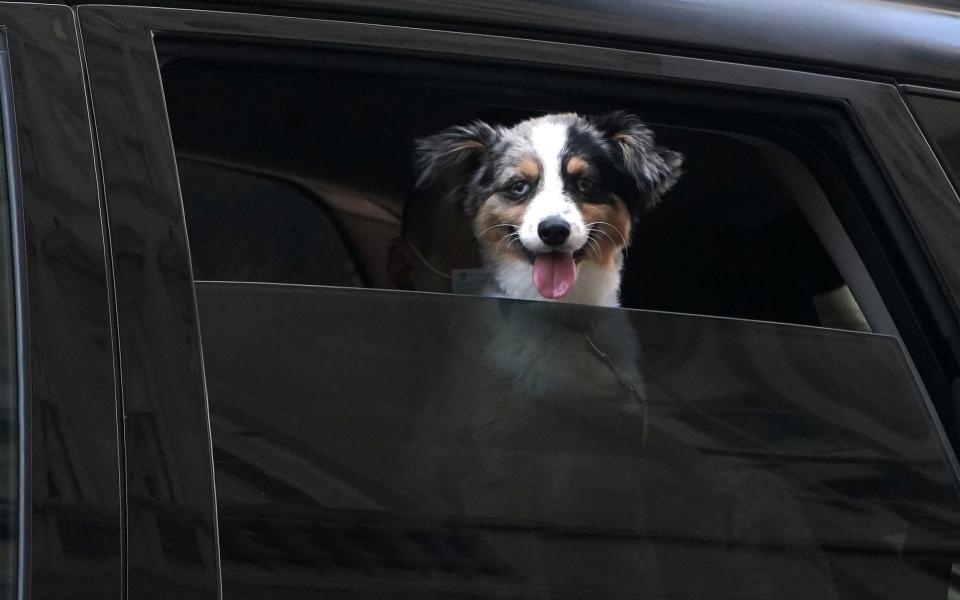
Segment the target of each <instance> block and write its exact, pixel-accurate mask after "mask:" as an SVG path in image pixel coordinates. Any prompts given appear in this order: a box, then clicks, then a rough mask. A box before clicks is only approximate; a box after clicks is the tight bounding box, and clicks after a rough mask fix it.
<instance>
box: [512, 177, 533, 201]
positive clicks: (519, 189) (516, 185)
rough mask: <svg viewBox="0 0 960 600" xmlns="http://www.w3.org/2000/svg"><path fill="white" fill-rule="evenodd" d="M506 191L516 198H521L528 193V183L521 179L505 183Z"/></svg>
mask: <svg viewBox="0 0 960 600" xmlns="http://www.w3.org/2000/svg"><path fill="white" fill-rule="evenodd" d="M507 191H508V192H510V193H511V194H513V195H514V196H516V197H517V198H522V197H524V196H526V195H527V194H529V193H530V184H529V183H527V182H526V181H524V180H522V179H518V180H516V181H511V182H510V183H509V184H507Z"/></svg>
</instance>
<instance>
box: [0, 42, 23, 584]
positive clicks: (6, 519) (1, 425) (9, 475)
mask: <svg viewBox="0 0 960 600" xmlns="http://www.w3.org/2000/svg"><path fill="white" fill-rule="evenodd" d="M0 43H3V44H4V45H5V40H2V41H0ZM6 60H7V54H6V52H2V53H0V61H4V62H5V61H6ZM0 81H2V76H0ZM0 85H2V84H0ZM0 93H4V90H0ZM0 133H2V132H0ZM5 164H6V151H5V148H4V147H3V145H2V144H0V165H5ZM7 189H8V188H7V173H6V169H5V168H3V167H0V598H14V597H15V596H16V589H17V552H18V545H17V541H18V533H17V514H18V507H19V502H18V487H19V486H18V483H17V481H18V471H19V468H18V464H19V441H18V430H19V428H18V421H17V419H18V414H19V402H18V399H19V393H18V370H17V330H16V318H15V300H14V298H15V296H14V292H15V289H14V274H13V237H12V235H11V233H12V224H11V208H10V202H9V196H8V194H7Z"/></svg>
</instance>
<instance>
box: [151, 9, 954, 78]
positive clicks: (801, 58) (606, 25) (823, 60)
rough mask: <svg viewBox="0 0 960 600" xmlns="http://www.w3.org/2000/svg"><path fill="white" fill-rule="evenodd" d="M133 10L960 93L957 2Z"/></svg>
mask: <svg viewBox="0 0 960 600" xmlns="http://www.w3.org/2000/svg"><path fill="white" fill-rule="evenodd" d="M136 4H139V5H142V4H156V5H159V6H164V5H165V6H179V7H191V8H199V9H205V8H209V9H217V10H240V11H249V12H293V13H295V14H301V15H305V16H307V15H310V14H311V13H317V14H323V15H333V16H336V15H344V16H346V15H353V16H359V15H373V16H375V17H378V18H386V19H401V20H411V21H414V22H421V23H422V22H423V21H431V22H441V23H445V24H454V25H457V26H460V27H467V28H487V29H489V28H494V29H493V31H494V32H498V31H499V32H504V33H511V32H519V31H522V32H524V33H525V34H529V33H530V32H533V33H534V34H539V35H543V36H547V37H550V36H551V35H556V34H562V35H566V36H574V37H576V38H581V40H579V41H587V42H592V43H615V44H635V43H638V42H640V43H646V44H651V43H652V44H655V45H658V46H662V47H667V48H678V49H681V48H682V49H685V50H687V51H689V50H691V49H692V50H695V51H700V52H704V53H709V54H713V55H718V56H722V57H732V58H737V59H738V60H746V61H748V62H750V61H752V62H756V61H758V60H759V61H775V62H777V63H784V64H789V63H793V64H797V63H799V64H802V65H804V66H806V67H814V68H821V69H823V68H826V69H830V68H835V69H842V70H845V71H857V72H861V73H872V74H882V75H890V76H895V77H897V78H898V79H899V80H902V81H907V82H914V83H934V84H943V83H946V84H947V85H948V87H960V1H958V0H803V1H802V2H798V1H797V0H754V1H752V2H744V1H743V0H632V1H626V2H625V1H623V0H460V1H458V2H436V0H404V1H403V2H396V1H395V0H181V1H178V2H170V1H165V0H156V1H155V2H154V1H151V0H139V1H137V2H136Z"/></svg>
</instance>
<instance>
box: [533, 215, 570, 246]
mask: <svg viewBox="0 0 960 600" xmlns="http://www.w3.org/2000/svg"><path fill="white" fill-rule="evenodd" d="M537 235H539V236H540V239H541V240H543V243H544V244H546V245H548V246H559V245H560V244H562V243H564V242H565V241H567V238H568V237H570V224H569V223H567V222H566V221H564V220H563V219H561V218H560V217H547V218H546V219H544V220H542V221H540V225H538V226H537Z"/></svg>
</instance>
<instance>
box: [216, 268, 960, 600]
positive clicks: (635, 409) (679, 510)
mask: <svg viewBox="0 0 960 600" xmlns="http://www.w3.org/2000/svg"><path fill="white" fill-rule="evenodd" d="M197 298H198V306H199V310H200V321H201V329H202V335H203V340H204V354H205V358H204V360H205V369H206V375H207V382H208V394H209V400H210V408H211V419H212V424H213V443H214V453H215V460H216V477H217V492H218V508H219V519H220V524H219V525H220V544H221V557H222V568H223V581H224V589H225V593H224V597H225V598H228V599H230V598H253V597H276V596H277V595H278V594H280V593H281V592H282V594H283V595H284V597H289V598H308V597H318V596H322V597H324V598H328V597H329V598H424V597H429V598H444V599H447V598H491V599H493V598H564V599H567V598H569V599H573V598H577V599H581V598H665V597H669V598H711V599H713V598H764V599H766V598H803V599H809V598H818V599H821V598H837V599H839V598H844V599H846V598H891V599H893V598H897V599H901V598H902V599H911V600H913V599H923V598H930V599H938V600H939V599H943V598H946V597H947V590H948V585H949V575H950V572H951V567H952V565H953V564H954V563H955V562H960V541H958V540H960V536H958V534H960V512H958V508H960V507H958V504H957V497H956V493H955V492H956V490H955V487H954V480H953V474H952V471H951V469H950V468H949V467H948V462H947V459H946V456H945V454H944V451H943V449H942V445H941V440H940V439H939V437H938V435H937V434H936V432H935V431H934V430H933V428H932V426H931V422H932V421H931V416H930V413H929V411H928V407H927V405H926V403H925V402H924V399H923V398H922V397H921V392H920V391H919V390H918V388H917V385H916V383H915V381H914V379H913V376H912V375H911V372H910V370H909V368H908V367H907V366H906V363H905V361H904V358H903V355H902V352H901V350H900V348H899V345H898V343H897V342H896V340H894V339H893V338H889V337H885V336H878V335H872V334H858V333H846V332H838V331H831V330H824V329H815V328H807V327H796V326H784V325H773V324H764V323H755V322H747V321H738V320H732V319H709V318H702V317H692V316H685V315H676V314H666V313H655V312H645V311H633V310H617V309H606V308H596V307H587V306H575V305H562V304H551V303H542V302H519V301H511V300H500V299H494V298H474V297H456V296H446V295H430V294H418V293H404V292H383V291H371V290H342V289H332V288H320V287H309V286H282V285H251V284H228V283H221V284H216V283H202V282H201V283H198V284H197Z"/></svg>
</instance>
